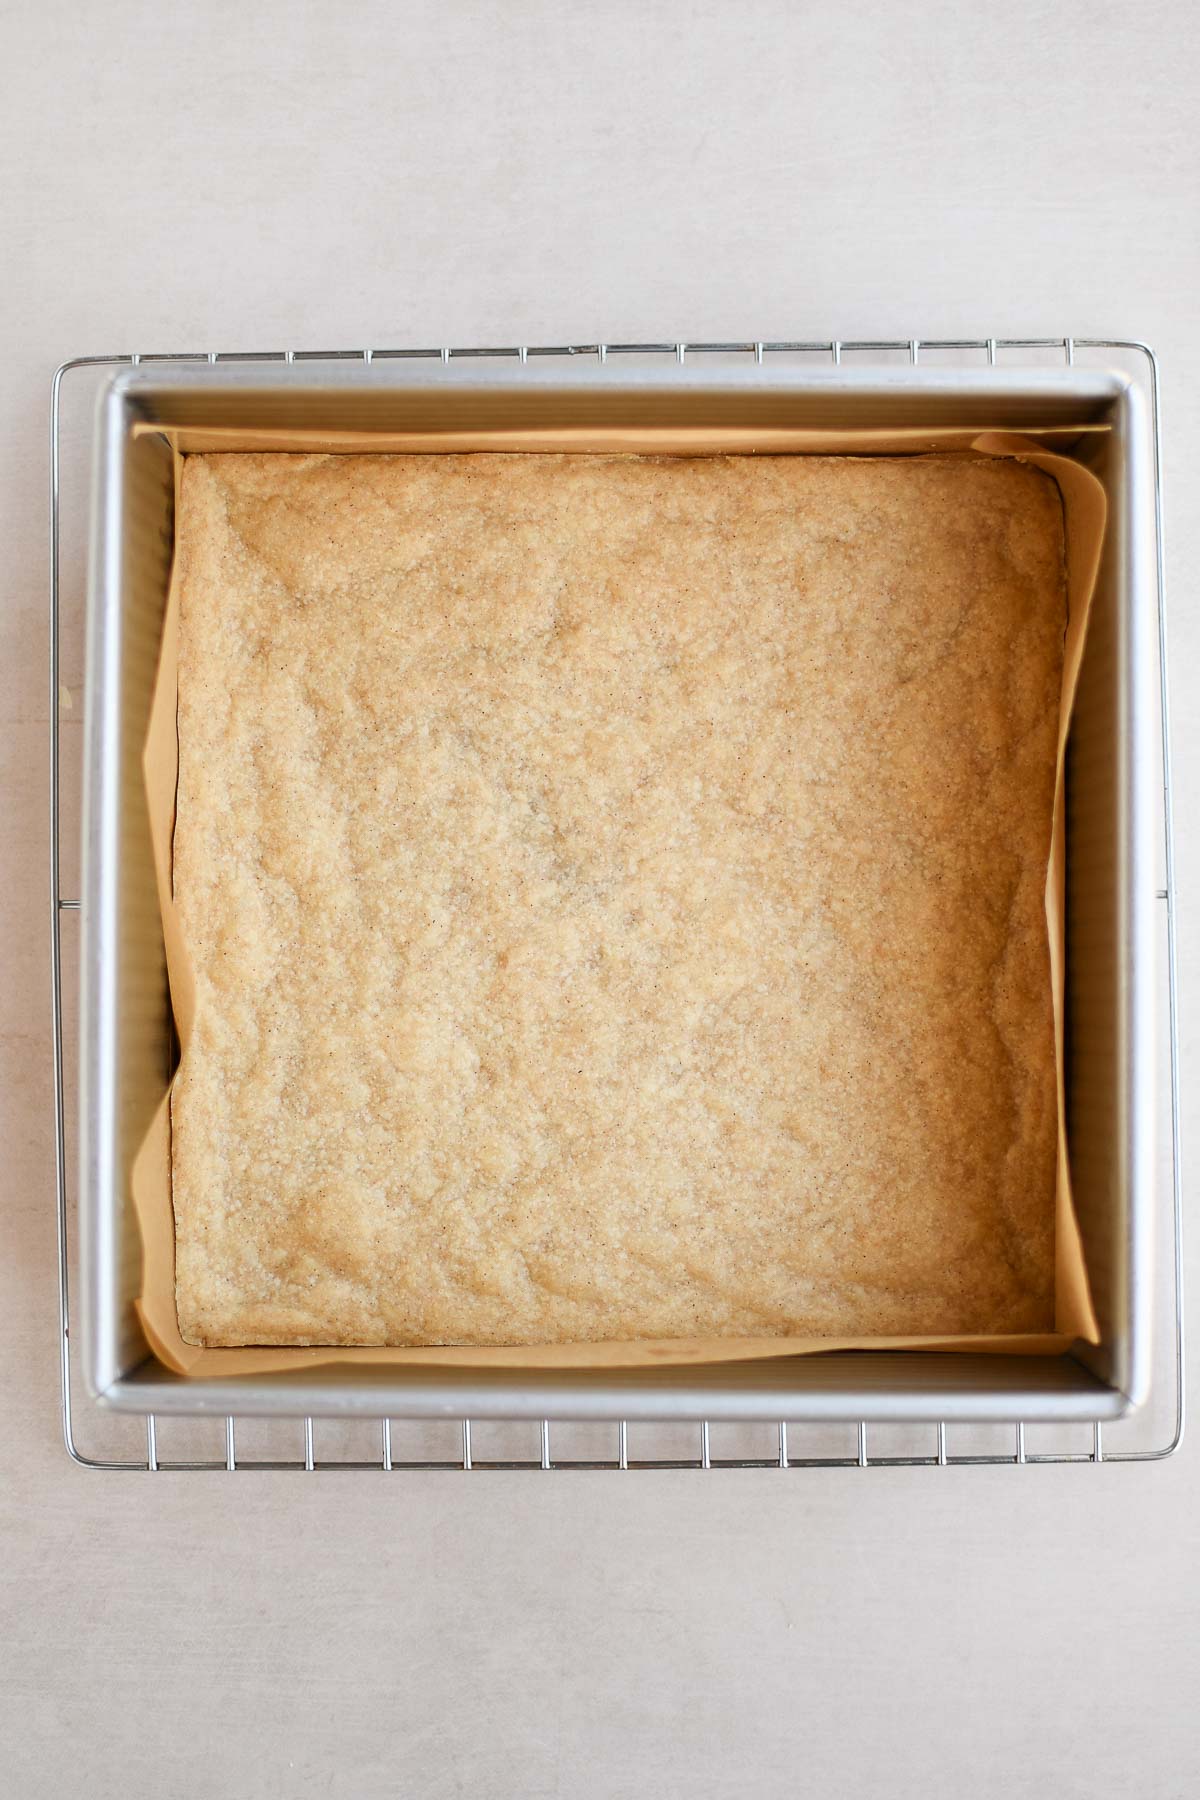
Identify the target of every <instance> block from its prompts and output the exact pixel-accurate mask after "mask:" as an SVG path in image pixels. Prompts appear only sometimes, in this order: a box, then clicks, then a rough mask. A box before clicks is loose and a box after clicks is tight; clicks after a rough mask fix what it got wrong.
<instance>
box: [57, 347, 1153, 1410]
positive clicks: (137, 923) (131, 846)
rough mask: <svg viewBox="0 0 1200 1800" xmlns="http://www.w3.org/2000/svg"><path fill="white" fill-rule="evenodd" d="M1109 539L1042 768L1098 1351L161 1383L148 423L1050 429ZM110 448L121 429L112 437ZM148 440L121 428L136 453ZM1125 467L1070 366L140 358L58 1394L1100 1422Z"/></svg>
mask: <svg viewBox="0 0 1200 1800" xmlns="http://www.w3.org/2000/svg"><path fill="white" fill-rule="evenodd" d="M1080 424H1099V425H1104V426H1106V427H1107V430H1105V431H1103V432H1101V433H1095V434H1084V435H1081V436H1079V437H1078V438H1077V439H1076V441H1075V442H1074V443H1073V444H1071V443H1067V444H1064V443H1063V442H1056V444H1055V448H1056V449H1058V450H1059V451H1060V452H1063V451H1065V452H1066V453H1067V454H1072V455H1077V456H1078V457H1079V458H1080V459H1081V460H1083V461H1085V462H1086V463H1087V464H1088V466H1089V467H1091V468H1092V469H1093V470H1094V472H1095V473H1096V474H1097V475H1098V476H1099V478H1100V479H1101V481H1102V482H1103V483H1104V486H1105V488H1106V490H1107V494H1108V499H1109V523H1108V531H1107V536H1106V542H1105V549H1104V554H1103V560H1102V567H1101V571H1100V578H1099V583H1098V587H1097V591H1096V596H1095V600H1094V604H1093V615H1092V622H1091V626H1090V630H1089V638H1088V644H1087V649H1086V653H1085V657H1084V662H1083V667H1082V670H1081V675H1080V682H1079V690H1078V698H1077V703H1076V709H1075V715H1074V721H1073V724H1072V731H1071V740H1070V746H1069V751H1068V765H1067V797H1068V798H1067V805H1068V836H1067V866H1068V894H1067V939H1068V948H1067V995H1066V1008H1067V1047H1068V1054H1067V1120H1068V1136H1069V1144H1070V1152H1071V1163H1072V1175H1073V1182H1074V1191H1075V1199H1076V1207H1077V1211H1078V1214H1079V1219H1080V1225H1081V1229H1082V1232H1083V1237H1084V1244H1085V1251H1086V1256H1087V1265H1088V1270H1089V1274H1090V1277H1091V1281H1092V1286H1093V1293H1094V1299H1095V1302H1096V1307H1097V1312H1098V1315H1099V1319H1100V1324H1101V1334H1102V1337H1101V1343H1100V1344H1099V1345H1098V1346H1096V1347H1094V1348H1093V1347H1089V1346H1083V1345H1079V1346H1076V1349H1075V1352H1074V1353H1072V1354H1064V1355H1062V1356H1057V1357H1009V1356H976V1355H957V1354H922V1353H898V1352H884V1351H878V1352H876V1351H856V1352H842V1353H830V1354H823V1355H811V1356H800V1357H795V1358H787V1359H772V1360H767V1361H762V1362H745V1363H736V1364H729V1365H724V1366H720V1367H712V1368H687V1369H686V1370H648V1371H645V1372H639V1371H611V1370H609V1371H604V1372H587V1371H571V1372H563V1373H557V1372H555V1373H547V1372H542V1373H538V1374H536V1375H518V1374H516V1373H514V1372H512V1371H495V1370H482V1369H479V1370H471V1369H454V1370H449V1369H433V1368H429V1369H403V1370H389V1369H385V1368H380V1369H379V1370H374V1371H371V1370H366V1369H362V1370H360V1369H355V1370H347V1369H344V1368H343V1369H338V1368H329V1369H326V1370H324V1371H322V1370H320V1369H314V1370H311V1371H305V1372H304V1373H303V1374H298V1375H292V1374H288V1375H273V1376H258V1377H253V1378H244V1379H240V1380H233V1381H231V1380H224V1381H213V1380H206V1379H186V1378H182V1377H179V1376H176V1375H173V1374H172V1373H171V1372H169V1371H168V1370H166V1369H165V1368H163V1367H162V1366H161V1365H160V1364H159V1363H158V1362H157V1361H156V1360H155V1359H154V1358H153V1357H152V1356H151V1355H150V1353H149V1350H148V1347H147V1344H146V1341H145V1339H144V1337H143V1336H142V1333H141V1330H140V1327H139V1324H138V1321H137V1316H136V1312H135V1310H134V1306H133V1299H134V1296H135V1295H136V1293H137V1291H138V1287H139V1272H140V1271H139V1258H140V1242H139V1237H138V1231H137V1226H136V1222H135V1220H134V1217H133V1213H132V1208H131V1204H130V1200H129V1177H130V1168H131V1164H132V1160H133V1157H134V1155H135V1154H136V1151H137V1149H138V1146H139V1144H140V1142H141V1139H142V1137H143V1135H144V1132H145V1130H146V1127H147V1124H148V1122H149V1119H150V1117H151V1114H152V1112H153V1109H154V1107H155V1105H156V1104H157V1102H158V1100H159V1097H160V1096H161V1092H162V1088H163V1084H164V1077H165V1074H166V1072H167V1071H168V1069H169V1068H170V1066H171V1061H172V1058H173V1055H174V1038H173V1029H172V1023H171V1014H170V1009H169V1002H168V995H167V986H166V969H165V961H164V954H163V944H162V932H161V926H160V921H159V914H158V903H157V897H156V892H155V883H154V874H153V868H152V864H151V858H150V845H149V836H148V830H147V824H146V808H145V801H144V795H143V788H142V773H141V754H142V747H143V742H144V737H145V730H146V720H147V712H148V707H149V702H150V695H151V689H152V684H153V680H154V675H155V669H156V663H157V655H158V646H159V635H160V628H161V621H162V614H163V607H164V602H165V597H166V590H167V581H168V576H169V570H170V562H171V555H172V547H173V524H174V521H173V470H172V457H171V452H170V449H169V446H168V444H167V442H166V440H165V439H164V438H163V437H162V436H161V435H159V434H158V432H156V431H155V430H154V427H155V426H156V425H172V426H175V427H178V428H180V429H181V430H182V431H184V432H185V433H186V430H187V429H188V428H189V427H208V426H221V427H232V428H235V429H237V430H248V429H254V430H256V431H262V430H265V431H268V432H269V431H270V430H272V429H275V428H284V427H295V426H306V427H311V428H314V429H318V430H330V431H332V430H346V429H349V430H354V431H356V432H368V433H373V432H380V433H385V432H396V431H413V430H421V431H426V430H432V431H443V430H455V431H463V430H468V431H469V430H483V429H488V430H492V429H497V428H499V429H504V428H517V427H520V428H534V429H536V428H555V427H561V426H568V425H571V426H591V427H598V426H630V427H653V426H671V427H676V426H696V427H704V428H721V427H746V428H776V427H810V428H811V427H824V428H836V429H838V430H842V431H850V430H854V429H871V430H880V429H902V428H909V427H917V428H922V427H930V428H932V427H942V428H946V427H950V428H953V427H956V426H957V427H963V428H967V427H969V428H972V429H978V430H983V429H1003V430H1009V431H1022V430H1035V429H1042V430H1060V431H1062V430H1068V429H1069V428H1070V427H1073V426H1078V425H1080ZM135 427H141V428H142V429H137V430H135ZM146 427H149V428H150V429H146ZM1153 454H1154V446H1153V437H1152V432H1151V429H1150V422H1149V419H1148V417H1147V413H1146V409H1145V406H1144V403H1143V400H1142V396H1141V394H1140V393H1139V391H1138V389H1137V386H1136V384H1135V383H1134V382H1133V381H1132V380H1131V379H1130V378H1129V377H1128V376H1127V375H1125V374H1122V373H1117V372H1109V371H1107V370H1103V369H1084V368H1078V367H1062V368H1057V369H1050V368H1016V369H1014V368H996V367H979V368H978V369H972V368H963V367H955V368H953V369H950V368H945V369H937V368H925V367H880V366H872V367H862V368H854V367H849V366H845V365H843V366H835V367H827V368H815V367H812V366H804V365H802V364H789V363H788V362H786V361H785V360H784V359H780V360H779V361H775V362H772V363H769V364H766V365H764V362H763V359H762V356H761V352H760V353H759V355H758V356H756V357H754V358H753V359H752V360H751V359H748V358H742V359H741V360H740V361H729V362H726V361H723V360H719V359H715V358H714V359H708V360H701V359H694V360H688V361H687V362H685V361H684V358H683V355H682V353H681V355H680V357H679V360H678V363H677V364H676V365H675V366H670V367H668V368H667V369H665V370H664V368H663V366H662V362H661V359H659V360H658V361H657V362H655V363H648V364H640V363H639V362H638V361H637V360H636V359H633V358H629V359H622V361H621V362H620V363H619V364H618V363H615V362H614V361H613V360H608V361H607V362H606V361H605V359H604V358H603V357H602V356H598V357H597V358H595V359H594V360H592V359H580V360H579V361H578V362H576V361H574V360H567V359H566V358H563V357H557V356H556V357H554V358H553V359H552V360H548V361H547V362H545V363H538V362H535V361H533V360H530V361H528V362H526V361H525V360H524V358H522V359H521V361H520V363H519V364H518V363H516V362H514V361H510V360H505V359H501V358H495V359H493V358H481V359H480V360H467V359H461V360H459V359H455V360H454V361H453V362H452V361H450V360H448V359H446V358H444V357H443V358H436V357H435V358H431V359H423V358H407V359H403V360H401V359H397V360H390V359H386V360H385V359H384V358H382V357H377V358H376V359H374V360H363V361H360V362H358V363H351V362H349V361H347V362H340V363H339V362H332V363H331V362H330V361H328V360H322V361H321V362H319V363H318V362H315V361H314V362H311V363H308V362H305V361H303V360H301V359H299V358H297V359H296V360H295V361H293V360H292V359H290V358H289V359H288V360H287V361H286V362H282V363H281V362H271V361H264V362H263V363H261V364H256V363H252V362H245V361H240V360H239V361H238V362H237V363H235V364H228V365H226V364H222V363H219V362H215V363H214V362H210V361H199V362H187V361H180V362H157V361H156V362H153V363H147V364H146V365H145V366H143V367H137V368H134V369H132V370H131V371H129V372H127V373H125V374H122V375H120V376H118V377H117V378H116V379H115V380H114V381H112V382H111V384H110V385H109V387H108V388H107V390H106V391H105V394H104V396H103V398H102V400H101V405H100V411H99V416H98V423H97V451H96V459H95V469H96V477H95V481H96V486H95V495H94V515H93V534H92V557H91V569H90V577H89V593H88V642H87V677H86V680H87V688H86V708H87V724H86V744H87V749H86V772H85V804H84V895H83V898H84V905H83V913H84V939H83V959H82V1025H81V1083H80V1103H81V1157H80V1170H81V1191H80V1222H81V1234H82V1248H83V1256H82V1262H83V1278H84V1338H85V1368H86V1373H87V1380H88V1385H89V1388H90V1390H91V1392H92V1393H93V1395H94V1396H95V1397H96V1398H97V1399H98V1400H99V1401H100V1402H101V1403H102V1404H104V1405H107V1406H110V1407H113V1408H117V1409H120V1410H124V1411H129V1412H137V1413H142V1414H146V1413H155V1414H170V1413H181V1414H182V1413H187V1414H222V1415H223V1414H239V1415H251V1414H294V1415H313V1414H318V1415H343V1416H367V1417H371V1418H380V1417H393V1418H405V1417H408V1418H421V1417H452V1418H463V1417H474V1418H476V1419H484V1418H537V1419H546V1418H549V1419H555V1418H571V1419H578V1420H584V1419H619V1420H637V1419H670V1418H674V1419H698V1420H714V1421H716V1420H755V1419H780V1418H791V1419H795V1420H831V1419H838V1420H842V1419H846V1420H858V1421H905V1420H943V1421H947V1420H948V1421H956V1420H972V1419H973V1420H1016V1419H1024V1420H1028V1421H1039V1420H1044V1421H1057V1420H1061V1421H1071V1420H1079V1421H1096V1420H1101V1421H1107V1420H1112V1419H1115V1418H1118V1417H1120V1416H1121V1415H1122V1414H1123V1413H1125V1412H1126V1411H1128V1410H1129V1409H1130V1407H1132V1406H1134V1405H1136V1404H1138V1403H1139V1402H1140V1401H1141V1400H1142V1399H1143V1398H1144V1396H1145V1393H1146V1389H1147V1384H1148V1380H1149V1364H1150V1330H1151V1316H1150V1315H1151V1307H1152V1293H1153V1288H1152V1281H1151V1271H1150V1267H1149V1261H1150V1245H1151V1221H1152V1216H1153V1204H1154V1198H1155V1196H1154V1180H1155V1166H1154V1146H1155V1123H1156V1115H1155V1075H1154V979H1155V937H1154V921H1153V900H1154V886H1155V884H1154V870H1155V851H1154V845H1153V836H1152V833H1153V830H1154V827H1155V824H1156V821H1157V814H1156V810H1155V801H1154V793H1153V767H1154V762H1153V757H1154V749H1155V746H1154V741H1153V733H1154V729H1155V700H1154V686H1153V682H1154V668H1155V623H1154V622H1155V598H1156V586H1155V583H1156V547H1157V544H1156V535H1155V520H1154V462H1153Z"/></svg>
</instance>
